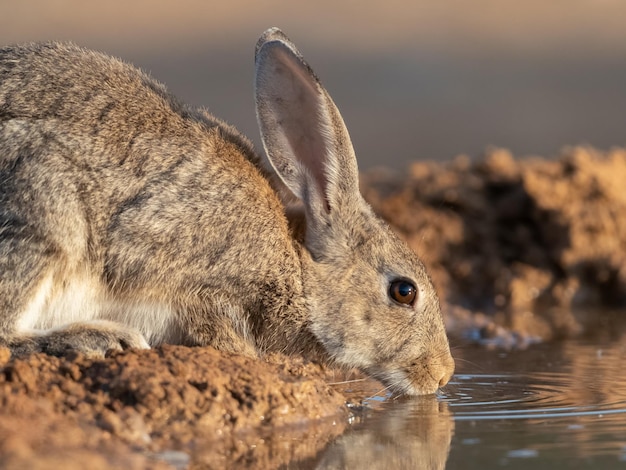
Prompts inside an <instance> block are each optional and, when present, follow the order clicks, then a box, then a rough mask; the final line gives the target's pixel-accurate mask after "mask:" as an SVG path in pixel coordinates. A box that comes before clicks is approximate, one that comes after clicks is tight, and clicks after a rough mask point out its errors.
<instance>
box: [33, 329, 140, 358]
mask: <svg viewBox="0 0 626 470" xmlns="http://www.w3.org/2000/svg"><path fill="white" fill-rule="evenodd" d="M39 341H40V345H41V350H42V351H43V352H46V353H47V354H51V355H55V356H61V355H64V354H66V353H67V352H69V351H79V352H82V353H84V354H85V355H87V356H90V357H104V356H105V355H106V353H107V352H108V351H111V350H113V351H123V350H126V349H149V348H150V345H149V344H148V342H147V341H146V339H145V338H144V336H143V335H142V334H141V333H140V332H139V331H137V330H135V329H133V328H131V327H129V326H125V325H122V324H119V323H115V322H110V321H92V322H81V323H72V324H70V325H68V326H66V327H64V328H62V329H58V330H53V331H50V332H47V333H46V334H44V335H43V336H41V337H40V338H39Z"/></svg>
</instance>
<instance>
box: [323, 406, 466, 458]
mask: <svg viewBox="0 0 626 470" xmlns="http://www.w3.org/2000/svg"><path fill="white" fill-rule="evenodd" d="M388 404H389V405H390V406H385V405H387V404H385V405H383V406H380V408H379V409H376V410H373V411H370V412H369V413H368V414H367V416H364V417H363V419H362V421H361V422H360V423H358V424H356V425H355V426H354V427H353V429H352V430H351V431H350V432H348V433H346V434H344V435H343V436H341V437H339V438H338V439H337V440H336V441H335V442H334V443H333V444H332V445H331V446H329V448H328V449H327V450H326V451H325V452H324V454H323V456H322V458H321V460H320V461H319V462H318V463H317V465H316V468H320V469H389V468H419V469H428V470H431V469H432V470H436V469H444V468H445V467H446V459H447V457H448V452H449V451H450V441H451V440H452V435H453V431H454V421H453V420H452V419H451V414H450V410H449V408H448V405H447V404H446V403H443V402H440V401H438V400H437V398H435V397H434V396H429V397H424V398H422V399H419V400H415V399H407V400H402V401H400V400H398V401H390V402H389V403H388Z"/></svg>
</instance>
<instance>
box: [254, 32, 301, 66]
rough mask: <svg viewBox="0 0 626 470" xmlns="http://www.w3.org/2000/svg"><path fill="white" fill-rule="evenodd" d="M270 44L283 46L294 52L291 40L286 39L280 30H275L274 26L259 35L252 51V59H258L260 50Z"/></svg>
mask: <svg viewBox="0 0 626 470" xmlns="http://www.w3.org/2000/svg"><path fill="white" fill-rule="evenodd" d="M271 43H274V44H276V43H278V44H281V45H283V46H287V47H288V48H289V49H292V50H294V51H295V50H296V49H295V46H294V45H293V43H292V42H291V40H290V39H289V38H288V37H287V35H286V34H285V33H283V32H282V31H281V30H280V28H277V27H275V26H274V27H272V28H269V29H267V30H265V32H264V33H263V34H262V35H261V37H260V38H259V40H258V41H257V43H256V47H255V49H254V57H255V58H258V56H259V53H260V51H261V49H262V48H263V46H265V45H267V44H271Z"/></svg>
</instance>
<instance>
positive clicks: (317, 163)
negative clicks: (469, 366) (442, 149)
mask: <svg viewBox="0 0 626 470" xmlns="http://www.w3.org/2000/svg"><path fill="white" fill-rule="evenodd" d="M255 92H256V105H257V118H258V122H259V127H260V129H261V135H262V139H263V144H264V147H265V151H266V154H267V156H268V158H269V160H270V162H271V164H272V166H273V167H274V169H275V171H276V173H277V174H278V176H279V177H280V179H281V180H282V182H283V183H284V184H285V185H286V186H287V187H288V188H289V190H290V191H291V192H293V194H294V195H295V196H297V197H298V198H299V199H300V201H302V203H303V207H304V215H305V235H304V241H303V249H302V259H303V272H304V275H303V278H304V279H303V281H304V291H305V295H306V301H307V304H308V308H309V315H310V317H309V325H310V329H311V331H312V332H313V334H314V335H315V336H316V338H317V339H318V340H319V341H320V343H322V345H323V346H324V348H325V350H326V351H327V353H328V354H329V356H330V357H331V358H332V359H333V360H334V361H336V362H338V363H341V364H344V365H347V366H350V367H358V368H360V369H361V370H363V371H365V372H366V373H368V374H370V375H372V376H374V377H376V378H378V379H380V380H381V381H382V382H383V383H385V384H386V385H388V386H389V387H390V388H391V389H392V390H393V391H394V392H397V393H406V394H424V393H433V392H435V391H436V390H437V389H438V387H440V386H443V385H445V384H446V383H447V382H448V380H449V379H450V377H451V375H452V372H453V370H454V361H453V359H452V357H451V355H450V349H449V346H448V340H447V337H446V334H445V329H444V325H443V319H442V316H441V311H440V308H439V300H438V298H437V295H436V293H435V290H434V287H433V285H432V283H431V281H430V278H429V277H428V274H427V273H426V270H425V268H424V265H423V264H422V262H421V261H420V260H419V259H418V258H417V256H416V255H415V254H414V253H413V251H412V250H411V249H410V248H409V247H408V246H407V245H406V244H405V243H403V242H402V241H401V240H400V239H399V238H398V237H396V235H395V234H393V233H392V232H391V230H389V228H388V227H387V226H386V225H385V224H384V223H383V222H382V221H381V220H380V219H378V218H377V217H376V216H375V215H374V213H373V212H372V210H371V209H370V207H369V205H368V204H367V203H366V202H365V201H364V200H363V198H362V196H361V194H360V191H359V183H358V169H357V164H356V158H355V155H354V150H353V148H352V144H351V141H350V136H349V135H348V131H347V129H346V127H345V125H344V123H343V119H342V118H341V115H340V114H339V111H338V110H337V108H336V106H335V104H334V103H333V101H332V99H331V98H330V96H329V95H328V93H327V92H326V90H325V89H324V88H323V87H322V85H321V84H320V82H319V80H318V79H317V77H316V76H315V74H314V73H313V71H312V70H311V68H310V67H309V66H308V64H307V63H306V62H305V61H304V59H303V58H302V56H301V54H300V53H299V52H298V50H297V49H296V48H295V46H294V45H293V44H292V43H291V41H289V39H288V38H287V37H286V36H285V35H284V34H283V33H282V32H281V31H280V30H278V29H275V28H273V29H270V30H268V31H266V32H265V33H264V35H263V36H262V37H261V39H260V40H259V42H258V44H257V49H256V90H255Z"/></svg>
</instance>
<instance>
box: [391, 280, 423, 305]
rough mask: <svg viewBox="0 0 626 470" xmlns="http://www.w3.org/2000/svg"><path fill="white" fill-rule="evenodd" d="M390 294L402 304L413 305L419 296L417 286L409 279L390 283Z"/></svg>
mask: <svg viewBox="0 0 626 470" xmlns="http://www.w3.org/2000/svg"><path fill="white" fill-rule="evenodd" d="M389 296H390V297H391V298H392V299H393V300H395V301H396V302H398V303H399V304H402V305H413V304H414V303H415V298H416V297H417V288H416V287H415V286H414V285H413V284H412V283H411V282H409V281H405V280H397V281H392V283H391V284H390V285H389Z"/></svg>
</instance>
